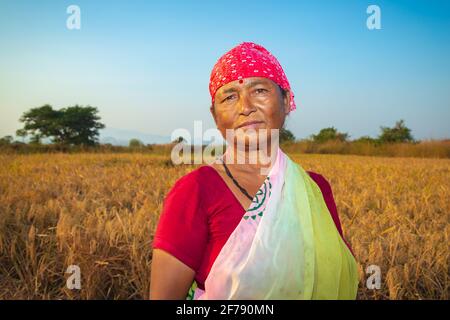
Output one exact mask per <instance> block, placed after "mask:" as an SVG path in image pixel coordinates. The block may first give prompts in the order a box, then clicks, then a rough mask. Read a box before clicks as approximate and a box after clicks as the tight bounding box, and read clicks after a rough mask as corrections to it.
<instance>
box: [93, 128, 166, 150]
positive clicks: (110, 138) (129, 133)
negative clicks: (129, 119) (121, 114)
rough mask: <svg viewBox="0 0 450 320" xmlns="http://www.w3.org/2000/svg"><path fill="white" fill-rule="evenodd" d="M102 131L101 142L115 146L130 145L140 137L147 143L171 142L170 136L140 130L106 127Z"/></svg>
mask: <svg viewBox="0 0 450 320" xmlns="http://www.w3.org/2000/svg"><path fill="white" fill-rule="evenodd" d="M99 132H100V139H99V140H100V143H110V144H112V145H115V146H128V143H129V142H130V140H131V139H133V138H134V139H139V140H140V141H142V142H143V143H145V144H151V143H169V142H170V137H168V136H167V137H165V136H160V135H154V134H149V133H143V132H140V131H133V130H125V129H117V128H110V127H106V128H105V129H102V130H100V131H99Z"/></svg>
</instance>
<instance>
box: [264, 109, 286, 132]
mask: <svg viewBox="0 0 450 320" xmlns="http://www.w3.org/2000/svg"><path fill="white" fill-rule="evenodd" d="M265 117H266V121H267V125H268V127H269V128H271V129H276V128H281V126H282V125H283V121H284V113H283V111H282V110H281V108H279V107H278V106H277V107H275V108H270V109H267V110H266V111H265Z"/></svg>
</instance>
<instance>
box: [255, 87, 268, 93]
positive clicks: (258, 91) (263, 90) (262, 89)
mask: <svg viewBox="0 0 450 320" xmlns="http://www.w3.org/2000/svg"><path fill="white" fill-rule="evenodd" d="M267 91H268V90H267V89H264V88H258V89H256V90H255V92H256V93H266V92H267Z"/></svg>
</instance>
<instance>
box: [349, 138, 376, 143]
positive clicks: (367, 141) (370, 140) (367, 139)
mask: <svg viewBox="0 0 450 320" xmlns="http://www.w3.org/2000/svg"><path fill="white" fill-rule="evenodd" d="M353 142H361V143H377V142H378V140H377V139H374V138H372V137H371V136H362V137H359V138H358V139H356V140H353Z"/></svg>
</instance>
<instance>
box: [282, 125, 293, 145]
mask: <svg viewBox="0 0 450 320" xmlns="http://www.w3.org/2000/svg"><path fill="white" fill-rule="evenodd" d="M293 141H295V136H294V134H293V133H292V132H291V131H289V130H288V129H285V128H281V130H280V143H283V142H293Z"/></svg>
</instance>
